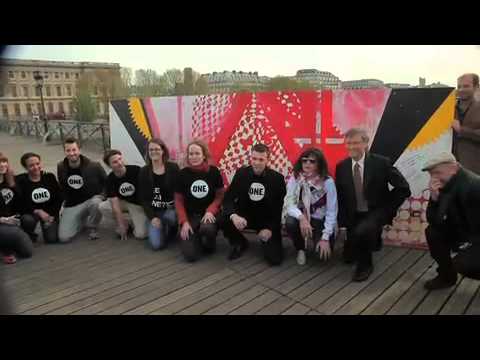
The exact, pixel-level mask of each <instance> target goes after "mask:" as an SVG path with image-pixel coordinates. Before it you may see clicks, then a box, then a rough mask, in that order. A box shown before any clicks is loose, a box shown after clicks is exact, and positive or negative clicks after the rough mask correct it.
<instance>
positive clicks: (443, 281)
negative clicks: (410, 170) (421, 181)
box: [422, 152, 480, 290]
mask: <svg viewBox="0 0 480 360" xmlns="http://www.w3.org/2000/svg"><path fill="white" fill-rule="evenodd" d="M422 170H424V171H428V172H429V174H430V184H429V185H430V201H429V202H428V207H427V220H428V223H429V225H428V227H427V229H426V230H425V236H426V238H427V243H428V247H429V249H430V254H431V255H432V257H433V259H434V260H435V261H436V262H437V264H438V268H437V272H438V275H437V276H436V277H435V278H433V279H431V280H428V281H427V282H426V283H425V288H426V289H427V290H436V289H443V288H448V287H452V286H454V285H455V284H456V282H457V273H460V274H462V275H464V276H467V277H470V278H473V279H480V222H479V221H478V220H479V213H480V176H478V175H476V174H475V173H473V172H471V171H469V170H467V169H465V168H463V167H462V166H461V165H460V164H459V163H458V162H457V159H456V158H455V156H453V155H452V154H451V153H449V152H441V153H438V154H434V155H433V156H432V158H431V159H429V160H428V161H427V162H426V164H425V166H424V167H423V169H422ZM452 252H456V253H457V255H456V256H455V257H454V258H453V259H452V257H451V254H452Z"/></svg>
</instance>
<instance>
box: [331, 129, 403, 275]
mask: <svg viewBox="0 0 480 360" xmlns="http://www.w3.org/2000/svg"><path fill="white" fill-rule="evenodd" d="M368 141H369V137H368V134H367V132H366V131H365V130H363V129H357V128H354V129H351V130H349V131H348V132H347V133H346V134H345V144H346V147H347V151H348V154H349V157H348V158H347V159H345V160H343V161H341V162H340V163H338V165H337V168H336V174H335V178H336V180H335V181H336V186H337V193H338V207H339V213H338V224H339V227H340V233H339V237H340V238H344V239H345V242H344V250H343V256H344V260H345V262H346V263H347V264H348V263H353V262H356V263H357V267H356V269H355V272H354V275H353V281H364V280H366V279H368V277H369V276H370V275H371V273H372V271H373V261H372V251H373V250H374V249H375V248H376V247H377V246H378V245H379V242H380V241H381V234H382V228H383V226H384V225H386V224H391V222H392V219H393V218H394V216H395V214H396V212H397V209H398V208H399V206H400V205H401V204H402V203H403V202H404V201H405V199H406V198H408V197H409V196H410V186H409V185H408V182H407V181H406V180H405V178H404V177H403V175H402V174H401V173H400V172H399V171H398V170H397V169H396V168H395V167H394V166H393V165H392V164H391V161H390V159H388V158H386V157H383V156H380V155H377V154H373V153H370V152H368V151H367V149H368ZM389 185H391V186H392V187H393V188H392V190H389Z"/></svg>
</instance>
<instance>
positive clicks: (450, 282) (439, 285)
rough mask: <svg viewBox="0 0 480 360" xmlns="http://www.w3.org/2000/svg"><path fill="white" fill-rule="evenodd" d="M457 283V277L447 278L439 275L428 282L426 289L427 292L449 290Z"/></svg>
mask: <svg viewBox="0 0 480 360" xmlns="http://www.w3.org/2000/svg"><path fill="white" fill-rule="evenodd" d="M456 283H457V275H456V274H455V276H452V277H449V278H446V277H442V276H440V275H437V276H436V277H435V278H433V279H431V280H428V281H427V282H426V283H425V285H424V287H425V289H427V290H439V289H447V288H449V287H452V286H454V285H455V284H456Z"/></svg>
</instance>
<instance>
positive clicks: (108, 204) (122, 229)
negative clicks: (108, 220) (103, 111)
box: [100, 150, 148, 239]
mask: <svg viewBox="0 0 480 360" xmlns="http://www.w3.org/2000/svg"><path fill="white" fill-rule="evenodd" d="M103 162H104V163H105V165H107V166H108V167H109V168H111V169H112V172H111V173H110V174H109V175H108V177H107V183H106V192H107V198H108V200H109V201H108V200H107V201H104V202H103V203H102V204H101V205H100V210H101V211H102V213H103V215H106V214H112V212H113V216H114V217H115V220H116V221H117V233H118V235H119V236H120V238H121V239H126V238H127V233H128V230H129V223H128V219H127V218H126V217H125V215H124V212H127V213H128V214H129V215H130V218H131V220H132V223H133V236H135V237H136V238H137V239H145V238H146V237H147V236H148V228H147V225H148V218H147V216H146V215H145V211H144V210H143V207H142V206H141V205H140V200H139V197H138V189H139V183H138V174H139V173H140V166H137V165H125V162H124V160H123V155H122V153H121V152H120V151H118V150H109V151H107V152H106V153H105V156H104V157H103Z"/></svg>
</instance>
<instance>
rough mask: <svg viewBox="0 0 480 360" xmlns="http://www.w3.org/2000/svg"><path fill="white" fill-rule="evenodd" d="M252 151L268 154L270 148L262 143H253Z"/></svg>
mask: <svg viewBox="0 0 480 360" xmlns="http://www.w3.org/2000/svg"><path fill="white" fill-rule="evenodd" d="M254 151H255V152H259V153H267V155H269V154H270V149H269V148H268V146H267V145H265V144H262V143H258V144H255V145H253V147H252V152H254Z"/></svg>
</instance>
